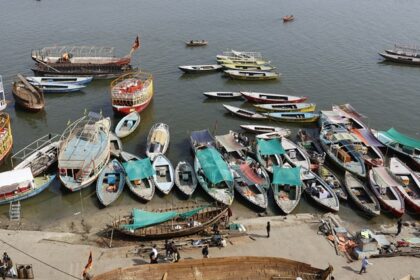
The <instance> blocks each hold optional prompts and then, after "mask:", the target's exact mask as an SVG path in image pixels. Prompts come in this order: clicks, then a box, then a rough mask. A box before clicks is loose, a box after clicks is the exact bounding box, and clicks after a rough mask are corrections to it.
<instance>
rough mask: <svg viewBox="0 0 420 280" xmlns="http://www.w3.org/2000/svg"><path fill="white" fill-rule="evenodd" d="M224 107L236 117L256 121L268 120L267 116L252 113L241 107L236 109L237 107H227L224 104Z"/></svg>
mask: <svg viewBox="0 0 420 280" xmlns="http://www.w3.org/2000/svg"><path fill="white" fill-rule="evenodd" d="M223 107H225V109H226V110H228V111H229V112H231V113H232V114H234V115H237V116H240V117H244V118H248V119H254V120H265V119H267V117H266V116H264V115H262V114H259V113H256V112H252V111H249V110H245V109H242V108H239V107H235V106H230V105H226V104H223Z"/></svg>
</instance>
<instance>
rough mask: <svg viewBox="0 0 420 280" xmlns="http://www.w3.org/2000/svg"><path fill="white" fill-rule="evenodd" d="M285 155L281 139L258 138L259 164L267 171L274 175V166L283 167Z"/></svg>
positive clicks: (256, 152)
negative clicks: (282, 157) (282, 156)
mask: <svg viewBox="0 0 420 280" xmlns="http://www.w3.org/2000/svg"><path fill="white" fill-rule="evenodd" d="M284 153H285V151H284V149H283V147H282V145H281V142H280V140H279V139H270V140H264V139H260V138H257V145H256V147H255V154H256V157H257V160H258V162H259V163H260V164H261V166H262V167H263V168H265V170H267V171H268V172H270V173H273V167H274V166H276V165H277V166H282V164H283V162H282V159H281V155H283V154H284Z"/></svg>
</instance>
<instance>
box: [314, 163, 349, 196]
mask: <svg viewBox="0 0 420 280" xmlns="http://www.w3.org/2000/svg"><path fill="white" fill-rule="evenodd" d="M318 176H319V177H321V179H322V180H324V181H325V183H327V184H328V185H329V186H330V188H331V189H332V190H333V191H334V192H335V194H336V195H337V197H338V198H339V199H340V200H343V201H347V198H348V196H347V191H346V188H345V187H344V184H343V183H342V182H341V180H340V179H339V178H338V176H337V175H336V174H335V173H334V172H333V171H332V170H331V169H330V168H328V167H327V166H325V165H324V164H322V165H319V166H318Z"/></svg>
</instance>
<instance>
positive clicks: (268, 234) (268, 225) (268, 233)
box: [266, 222, 271, 238]
mask: <svg viewBox="0 0 420 280" xmlns="http://www.w3.org/2000/svg"><path fill="white" fill-rule="evenodd" d="M266 229H267V238H270V230H271V225H270V222H267V226H266Z"/></svg>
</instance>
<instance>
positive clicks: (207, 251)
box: [201, 245, 209, 259]
mask: <svg viewBox="0 0 420 280" xmlns="http://www.w3.org/2000/svg"><path fill="white" fill-rule="evenodd" d="M201 253H202V254H203V258H204V259H208V257H209V246H207V245H206V246H204V248H203V250H201Z"/></svg>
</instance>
